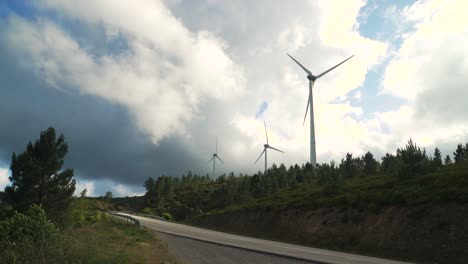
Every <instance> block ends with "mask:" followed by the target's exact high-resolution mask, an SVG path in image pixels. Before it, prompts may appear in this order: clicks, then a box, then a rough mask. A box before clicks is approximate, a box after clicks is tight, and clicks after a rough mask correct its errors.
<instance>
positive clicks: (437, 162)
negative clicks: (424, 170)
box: [433, 148, 442, 167]
mask: <svg viewBox="0 0 468 264" xmlns="http://www.w3.org/2000/svg"><path fill="white" fill-rule="evenodd" d="M433 162H434V165H435V166H436V167H442V153H440V150H439V149H438V148H435V150H434V159H433Z"/></svg>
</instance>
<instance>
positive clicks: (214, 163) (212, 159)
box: [208, 137, 224, 179]
mask: <svg viewBox="0 0 468 264" xmlns="http://www.w3.org/2000/svg"><path fill="white" fill-rule="evenodd" d="M216 159H219V161H221V163H223V164H224V161H223V160H222V159H221V158H220V157H218V137H216V149H215V153H213V157H212V158H211V159H210V160H209V161H208V163H209V162H210V161H213V179H214V177H215V168H216Z"/></svg>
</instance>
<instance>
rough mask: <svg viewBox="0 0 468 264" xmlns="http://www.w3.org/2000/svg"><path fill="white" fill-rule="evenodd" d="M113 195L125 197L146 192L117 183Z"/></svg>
mask: <svg viewBox="0 0 468 264" xmlns="http://www.w3.org/2000/svg"><path fill="white" fill-rule="evenodd" d="M113 191H114V192H113V195H114V196H116V197H124V196H141V195H144V194H145V192H135V191H132V190H131V189H130V188H128V187H127V186H125V185H122V184H117V185H116V186H115V188H114V190H113Z"/></svg>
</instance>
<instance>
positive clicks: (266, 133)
mask: <svg viewBox="0 0 468 264" xmlns="http://www.w3.org/2000/svg"><path fill="white" fill-rule="evenodd" d="M263 125H264V126H265V135H266V140H267V144H268V132H267V128H266V123H265V121H263Z"/></svg>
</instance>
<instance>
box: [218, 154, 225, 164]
mask: <svg viewBox="0 0 468 264" xmlns="http://www.w3.org/2000/svg"><path fill="white" fill-rule="evenodd" d="M216 158H217V159H219V161H221V163H223V164H224V161H223V160H222V159H221V158H220V157H218V156H216Z"/></svg>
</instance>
